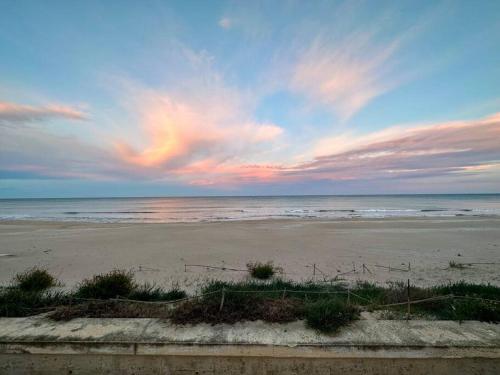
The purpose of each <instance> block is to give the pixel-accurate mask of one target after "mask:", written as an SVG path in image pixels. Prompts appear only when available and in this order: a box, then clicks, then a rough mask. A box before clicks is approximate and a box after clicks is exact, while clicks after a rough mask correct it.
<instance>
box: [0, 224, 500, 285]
mask: <svg viewBox="0 0 500 375" xmlns="http://www.w3.org/2000/svg"><path fill="white" fill-rule="evenodd" d="M256 260H257V261H268V260H269V261H273V262H274V263H275V264H276V265H279V266H281V267H282V268H283V270H284V272H285V273H286V274H285V276H286V277H288V278H292V279H295V280H303V279H310V278H312V277H313V273H314V271H313V267H312V264H314V263H315V264H316V275H315V278H316V279H317V280H323V279H325V278H331V277H334V276H338V277H341V278H344V279H347V280H357V279H360V280H371V281H377V282H380V283H385V282H387V281H398V280H406V279H408V278H409V279H411V281H412V283H414V284H417V285H431V284H436V283H445V282H449V281H457V280H467V281H473V282H489V283H492V284H496V285H500V218H496V217H454V218H408V219H401V218H398V219H350V220H336V221H331V220H330V221H322V220H298V219H297V220H295V219H293V220H263V221H238V222H212V223H176V224H96V223H68V222H38V221H2V222H0V282H1V283H2V284H5V283H7V282H9V280H10V279H11V278H12V276H13V275H14V274H15V273H16V272H19V271H22V270H25V269H26V268H29V267H32V266H35V265H36V266H42V267H47V268H48V269H49V270H51V271H52V272H53V273H54V274H56V275H57V276H58V277H59V278H60V280H61V281H63V282H64V283H65V285H66V286H67V287H72V286H73V285H75V283H77V282H78V281H80V280H81V279H83V278H85V277H90V276H91V275H93V274H96V273H101V272H106V271H109V270H111V269H113V268H120V269H131V270H133V271H134V272H135V274H136V278H137V279H138V280H139V281H142V280H148V281H152V282H156V283H158V284H161V285H165V286H168V285H169V284H172V283H173V282H179V283H180V284H181V285H182V286H187V287H188V289H192V288H194V287H195V286H196V285H197V283H198V282H200V281H202V280H204V279H207V278H221V279H227V280H229V279H241V278H245V277H247V276H246V273H245V272H239V271H220V270H206V269H203V268H200V267H185V264H198V265H212V266H219V267H230V268H236V269H244V268H245V264H246V263H247V262H249V261H256ZM450 261H455V262H459V263H468V262H472V263H491V262H493V263H497V264H476V265H473V266H471V267H467V268H465V269H449V268H448V265H449V262H450ZM408 263H410V265H408ZM363 264H365V266H366V268H365V271H364V272H363ZM377 266H385V267H389V266H391V268H397V269H399V270H395V269H391V270H389V269H387V268H383V267H377ZM409 267H410V271H407V270H408V268H409ZM353 268H355V269H356V271H355V272H349V271H352V270H353ZM403 270H406V271H403ZM370 272H371V273H370ZM339 275H340V276H339Z"/></svg>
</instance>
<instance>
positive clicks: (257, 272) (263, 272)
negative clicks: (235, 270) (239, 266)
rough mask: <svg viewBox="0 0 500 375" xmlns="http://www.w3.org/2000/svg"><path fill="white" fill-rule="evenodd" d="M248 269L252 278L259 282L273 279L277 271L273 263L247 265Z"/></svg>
mask: <svg viewBox="0 0 500 375" xmlns="http://www.w3.org/2000/svg"><path fill="white" fill-rule="evenodd" d="M247 269H248V272H249V273H250V276H252V277H253V278H255V279H259V280H268V279H270V278H271V277H273V276H274V275H275V273H276V271H277V269H276V268H275V267H274V265H273V263H272V262H267V263H261V262H253V263H247Z"/></svg>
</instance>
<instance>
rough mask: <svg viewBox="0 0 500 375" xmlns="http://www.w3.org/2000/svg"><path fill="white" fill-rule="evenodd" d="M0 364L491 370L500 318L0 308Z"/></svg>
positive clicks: (497, 360)
mask: <svg viewBox="0 0 500 375" xmlns="http://www.w3.org/2000/svg"><path fill="white" fill-rule="evenodd" d="M3 374H8V375H11V374H15V375H17V374H41V375H44V374H50V375H53V374H54V375H58V374H91V375H97V374H120V375H121V374H125V375H132V374H134V375H142V374H165V375H167V374H168V375H171V374H175V375H177V374H179V375H181V374H182V375H186V374H199V375H201V374H213V375H219V374H220V375H226V374H243V375H254V374H255V375H269V374H292V375H302V374H304V375H314V374H321V375H323V374H325V375H331V374H341V375H349V374H356V375H357V374H360V375H361V374H363V375H364V374H367V375H372V374H373V375H375V374H380V375H382V374H389V375H391V374H394V375H396V374H397V375H401V374H402V375H404V374H408V375H410V374H411V375H420V374H422V375H429V374H439V375H448V374H450V375H452V374H453V375H456V374H474V375H479V374H484V375H490V374H491V375H493V374H494V375H498V374H500V325H496V324H487V323H479V322H464V323H462V324H459V323H456V322H446V321H431V322H425V321H408V322H405V321H403V322H401V321H378V320H360V321H358V322H355V323H354V324H352V325H350V326H349V327H346V328H344V329H343V330H341V331H340V332H338V333H336V334H335V335H322V334H319V333H317V332H314V331H311V330H309V329H307V327H305V325H304V324H303V322H293V323H289V324H271V323H264V322H258V321H257V322H245V323H238V324H234V325H216V326H211V325H197V326H176V325H173V324H171V323H170V322H168V321H163V320H158V319H84V318H82V319H74V320H71V321H69V322H54V321H52V320H50V319H48V318H46V317H44V316H38V317H27V318H0V375H3Z"/></svg>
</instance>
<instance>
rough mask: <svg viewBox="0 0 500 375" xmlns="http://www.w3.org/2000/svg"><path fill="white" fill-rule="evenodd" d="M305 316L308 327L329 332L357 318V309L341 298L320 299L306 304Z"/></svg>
mask: <svg viewBox="0 0 500 375" xmlns="http://www.w3.org/2000/svg"><path fill="white" fill-rule="evenodd" d="M305 318H306V324H307V326H308V327H310V328H313V329H316V330H318V331H321V332H325V333H331V332H335V331H337V330H338V329H339V328H340V327H342V326H344V325H347V324H349V323H350V322H351V321H353V320H356V319H358V318H359V312H358V310H357V309H356V308H355V307H354V306H352V305H348V304H347V303H345V302H344V301H343V300H340V299H337V298H333V299H322V300H319V301H316V302H312V303H309V304H307V305H306V308H305Z"/></svg>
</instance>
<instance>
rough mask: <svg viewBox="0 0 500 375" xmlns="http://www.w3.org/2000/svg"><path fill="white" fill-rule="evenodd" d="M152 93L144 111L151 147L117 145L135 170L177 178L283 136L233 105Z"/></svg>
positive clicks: (279, 131)
mask: <svg viewBox="0 0 500 375" xmlns="http://www.w3.org/2000/svg"><path fill="white" fill-rule="evenodd" d="M148 95H149V96H148V98H147V100H145V101H143V104H142V105H143V107H142V108H141V109H140V110H141V113H142V114H143V115H142V124H141V126H142V129H143V131H144V133H145V135H146V138H147V139H148V140H149V141H148V142H149V144H148V145H147V146H145V147H143V148H141V149H138V147H134V146H132V145H131V143H129V142H126V141H120V142H116V143H115V146H116V149H117V151H118V154H119V155H120V157H121V158H122V159H123V160H124V161H125V162H127V163H130V164H133V165H136V166H141V167H153V168H160V169H163V170H164V171H165V173H173V174H181V173H187V172H188V171H194V170H197V169H199V168H208V167H210V168H211V169H213V168H214V167H217V166H218V165H219V164H223V163H225V162H226V161H228V160H233V159H242V160H244V159H245V157H246V156H249V155H251V154H252V153H253V152H255V151H256V150H257V149H258V148H259V147H260V146H261V145H263V144H269V143H270V142H273V141H274V140H276V139H277V138H278V137H279V136H280V135H281V134H282V133H283V130H282V129H281V128H280V127H278V126H276V125H274V124H269V123H263V124H260V123H255V122H252V121H248V120H245V119H244V118H241V117H242V116H241V117H240V116H239V114H238V113H236V112H237V111H235V109H234V108H231V107H230V106H228V104H229V103H225V102H214V101H213V100H212V101H210V103H208V104H203V103H202V104H200V103H196V102H194V103H193V102H189V101H180V100H176V99H174V98H172V97H170V96H167V95H164V94H159V93H149V94H148ZM208 162H210V166H208V164H207V163H208Z"/></svg>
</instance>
